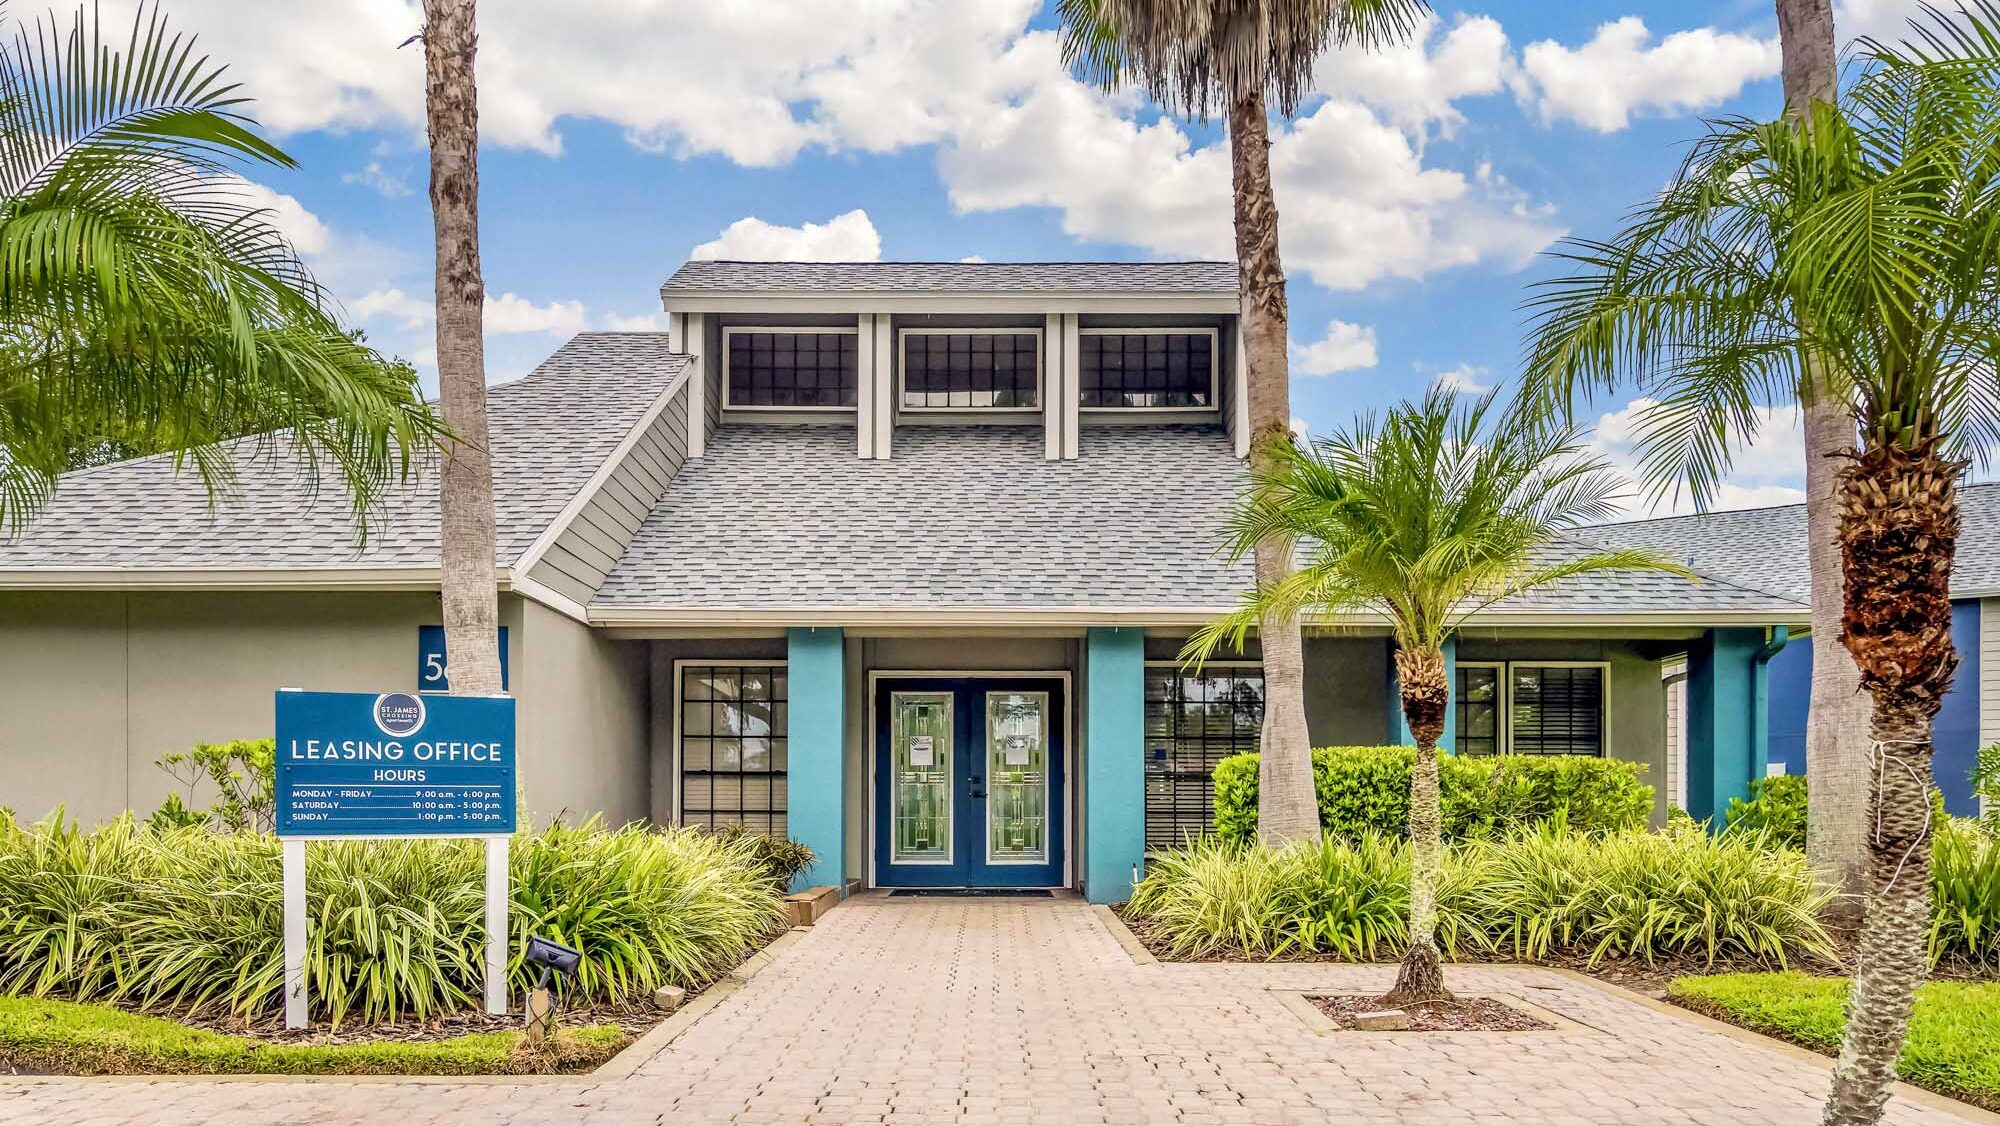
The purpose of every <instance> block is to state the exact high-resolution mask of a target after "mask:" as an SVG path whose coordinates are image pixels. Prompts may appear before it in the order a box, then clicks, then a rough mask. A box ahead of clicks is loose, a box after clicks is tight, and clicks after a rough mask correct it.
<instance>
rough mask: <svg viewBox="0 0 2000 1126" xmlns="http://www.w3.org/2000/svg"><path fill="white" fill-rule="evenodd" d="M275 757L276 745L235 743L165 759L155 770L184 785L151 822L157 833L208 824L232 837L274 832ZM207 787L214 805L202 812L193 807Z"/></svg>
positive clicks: (270, 742) (199, 747) (249, 741)
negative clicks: (233, 833) (230, 833)
mask: <svg viewBox="0 0 2000 1126" xmlns="http://www.w3.org/2000/svg"><path fill="white" fill-rule="evenodd" d="M277 754H278V744H277V741H276V740H273V739H232V740H230V741H229V742H227V743H196V744H195V745H194V746H193V747H191V748H189V749H188V750H185V751H176V752H174V753H173V754H170V755H163V756H161V757H160V759H159V761H157V762H155V763H154V764H153V765H154V766H156V767H159V768H160V769H161V770H163V771H165V772H166V773H167V775H168V776H170V777H171V778H173V780H174V781H176V782H178V783H180V786H181V791H182V792H181V793H175V794H168V795H167V800H166V802H165V803H164V804H162V805H161V806H160V808H159V809H157V810H155V811H154V812H153V815H152V816H151V817H149V818H147V820H148V821H149V822H150V823H151V824H152V826H153V827H154V828H156V829H171V828H175V827H178V826H181V825H198V824H207V825H209V826H211V827H213V828H216V829H221V830H225V831H229V832H241V831H243V830H245V829H252V830H255V831H257V832H260V833H268V832H270V831H271V827H272V819H273V818H274V816H275V815H276V811H277V797H276V793H277ZM204 783H206V784H207V787H208V788H209V789H211V790H213V791H214V792H215V795H216V800H215V804H214V805H212V806H210V807H209V808H207V809H198V808H196V807H194V806H193V805H191V804H190V803H192V802H193V801H194V800H195V796H196V794H197V793H198V792H199V791H200V790H201V789H202V788H203V784H204Z"/></svg>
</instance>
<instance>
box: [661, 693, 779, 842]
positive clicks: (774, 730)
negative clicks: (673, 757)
mask: <svg viewBox="0 0 2000 1126" xmlns="http://www.w3.org/2000/svg"><path fill="white" fill-rule="evenodd" d="M785 709H786V697H785V668H784V666H783V665H683V666H682V667H681V691H680V742H681V747H680V751H681V821H682V823H683V824H688V825H706V826H710V827H713V826H717V825H742V826H744V827H746V828H749V829H754V830H756V831H758V832H760V833H775V834H777V835H779V836H783V835H784V833H785V764H786V750H785Z"/></svg>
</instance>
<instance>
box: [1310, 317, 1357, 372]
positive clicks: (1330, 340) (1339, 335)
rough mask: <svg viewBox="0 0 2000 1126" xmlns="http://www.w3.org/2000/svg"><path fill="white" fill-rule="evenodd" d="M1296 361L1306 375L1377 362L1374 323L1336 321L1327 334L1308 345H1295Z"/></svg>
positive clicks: (1345, 369) (1351, 369)
mask: <svg viewBox="0 0 2000 1126" xmlns="http://www.w3.org/2000/svg"><path fill="white" fill-rule="evenodd" d="M1292 358H1293V362H1294V363H1295V364H1296V365H1297V366H1298V369H1299V371H1300V372H1301V373H1302V374H1305V375H1333V374H1335V373H1337V372H1343V371H1353V370H1355V369H1356V368H1372V367H1374V366H1375V363H1376V358H1375V326H1373V325H1358V324H1350V323H1349V322H1347V321H1333V322H1332V323H1330V324H1328V325H1327V326H1326V335H1325V336H1323V337H1321V338H1320V339H1318V340H1316V341H1314V342H1313V343H1311V344H1306V345H1297V344H1295V345H1293V346H1292Z"/></svg>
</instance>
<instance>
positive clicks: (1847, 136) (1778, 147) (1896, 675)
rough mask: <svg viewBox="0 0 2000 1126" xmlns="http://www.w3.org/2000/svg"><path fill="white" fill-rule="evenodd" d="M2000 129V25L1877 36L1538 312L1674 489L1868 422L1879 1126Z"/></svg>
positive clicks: (1846, 1070)
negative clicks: (1775, 430) (1789, 408)
mask: <svg viewBox="0 0 2000 1126" xmlns="http://www.w3.org/2000/svg"><path fill="white" fill-rule="evenodd" d="M1996 138H2000V8H1996V7H1994V6H1992V5H1990V4H1988V3H1985V2H1984V0H1982V2H1981V3H1979V5H1978V6H1977V7H1976V8H1975V9H1972V10H1969V11H1965V10H1962V11H1960V12H1959V13H1957V14H1955V15H1952V16H1946V15H1943V14H1941V13H1936V12H1933V13H1932V15H1931V16H1930V17H1929V19H1928V21H1927V22H1926V23H1925V24H1923V25H1921V26H1920V27H1919V28H1918V29H1917V35H1916V37H1915V39H1914V42H1913V43H1912V44H1910V45H1904V46H1901V47H1884V46H1881V45H1879V44H1866V45H1864V49H1863V52H1862V55H1861V58H1860V60H1859V63H1858V70H1857V74H1856V78H1855V80H1854V81H1853V82H1852V84H1851V85H1850V87H1849V89H1848V90H1847V92H1846V94H1845V95H1844V96H1843V97H1842V98H1841V99H1840V100H1839V102H1838V103H1828V102H1818V103H1816V104H1814V105H1813V106H1812V108H1811V117H1810V121H1809V122H1808V123H1807V124H1806V126H1805V127H1804V128H1799V127H1797V126H1796V125H1795V124H1794V123H1793V121H1791V120H1779V121H1774V122H1768V123H1760V122H1754V121H1740V120H1731V121H1721V122H1716V123H1714V124H1713V125H1712V127H1711V131H1710V134H1709V135H1708V136H1707V137H1706V138H1704V139H1703V140H1702V141H1700V142H1699V143H1698V144H1697V145H1696V146H1695V147H1694V149H1693V151H1692V152H1691V153H1690V155H1689V156H1688V158H1687V160H1686V161H1685V163H1684V164H1683V165H1682V167H1681V169H1680V171H1679V172H1678V173H1677V175H1676V176H1675V178H1674V180H1673V182H1672V183H1671V184H1670V185H1669V186H1668V187H1667V189H1666V190H1665V191H1664V192H1663V193H1662V194H1661V195H1660V196H1659V197H1658V198H1657V199H1655V200H1654V201H1652V202H1651V203H1649V204H1648V205H1646V206H1645V207H1643V208H1641V209H1640V210H1639V211H1638V212H1637V213H1635V214H1634V215H1633V216H1632V217H1631V219H1630V220H1629V222H1628V224H1627V226H1626V227H1625V229H1624V230H1622V231H1621V232H1619V233H1618V235H1617V236H1615V237H1614V238H1613V239H1611V240H1610V241H1608V242H1601V243H1599V242H1573V243H1571V244H1569V245H1568V246H1567V247H1565V248H1564V249H1563V250H1562V251H1560V252H1559V253H1558V255H1557V258H1558V260H1559V261H1561V262H1563V263H1565V264H1566V266H1567V267H1568V268H1569V270H1570V272H1569V273H1567V274H1565V275H1564V276H1560V277H1556V278H1554V279H1551V280H1549V281H1547V282H1544V283H1541V284H1540V286H1539V288H1538V291H1537V293H1536V295H1535V296H1534V298H1533V299H1532V300H1531V302H1530V309H1531V311H1532V314H1533V318H1534V327H1533V335H1532V341H1531V344H1530V347H1529V374H1530V376H1531V377H1532V378H1533V379H1534V381H1535V382H1536V384H1537V386H1538V387H1540V388H1541V389H1543V390H1545V391H1547V392H1548V393H1550V394H1551V395H1552V396H1553V398H1554V399H1555V400H1556V401H1557V402H1558V403H1559V404H1564V405H1566V404H1567V403H1568V402H1569V400H1570V397H1571V395H1572V394H1573V393H1574V392H1576V391H1578V390H1583V389H1592V388H1596V389H1603V388H1606V387H1609V386H1612V385H1615V384H1617V383H1619V382H1622V381H1624V380H1627V379H1630V380H1633V381H1635V382H1636V383H1637V384H1638V386H1639V387H1640V388H1641V389H1643V390H1645V391H1646V392H1647V393H1648V394H1650V395H1653V396H1654V397H1655V398H1656V400H1657V405H1656V406H1654V407H1652V408H1651V409H1650V410H1649V411H1648V412H1647V414H1646V416H1645V418H1644V419H1643V420H1642V423H1641V442H1642V444H1643V445H1644V447H1645V449H1646V451H1647V453H1646V455H1645V457H1644V460H1643V463H1642V464H1643V469H1644V471H1645V472H1646V473H1647V474H1648V475H1649V476H1651V477H1653V478H1654V479H1655V480H1656V481H1658V482H1673V481H1678V482H1685V483H1687V484H1689V485H1691V486H1692V487H1693V489H1694V491H1695V493H1696V494H1697V495H1698V496H1705V495H1709V494H1710V493H1712V491H1713V489H1714V487H1715V485H1716V482H1717V481H1718V479H1719V477H1720V475H1721V474H1722V472H1723V471H1724V469H1725V468H1726V466H1727V465H1728V455H1729V449H1730V444H1731V443H1732V442H1733V441H1743V440H1747V439H1748V438H1749V437H1750V436H1751V435H1752V434H1753V433H1754V431H1755V427H1756V422H1757V415H1756V412H1755V407H1756V406H1757V404H1758V403H1759V402H1761V401H1770V400H1774V399H1779V400H1782V399H1787V398H1792V397H1801V398H1805V399H1808V400H1811V399H1812V398H1813V397H1814V396H1816V395H1825V396H1828V397H1831V398H1834V399H1837V400H1838V401H1839V402H1841V403H1843V404H1846V405H1847V406H1848V407H1849V408H1850V409H1851V410H1852V412H1853V414H1854V417H1855V418H1856V420H1857V421H1858V424H1859V431H1858V440H1857V443H1856V446H1855V448H1852V449H1850V450H1849V451H1848V452H1847V454H1846V455H1845V456H1844V458H1843V464H1842V466H1841V468H1840V471H1839V478H1838V500H1839V521H1838V529H1837V541H1836V542H1837V543H1838V544H1839V548H1840V552H1841V570H1842V574H1843V578H1844V593H1843V599H1844V606H1843V609H1842V616H1841V634H1840V636H1841V641H1842V643H1843V644H1844V645H1845V646H1846V648H1847V650H1848V652H1849V653H1851V654H1852V655H1853V658H1854V662H1855V664H1856V666H1857V667H1858V669H1859V671H1860V682H1861V686H1862V688H1863V689H1864V690H1865V691H1866V692H1867V693H1868V697H1869V700H1870V708H1871V712H1870V728H1871V736H1872V749H1871V751H1870V760H1869V773H1870V780H1871V781H1870V785H1871V790H1870V798H1869V800H1870V805H1871V816H1870V818H1869V819H1868V823H1867V824H1868V830H1867V834H1866V837H1867V840H1866V845H1867V866H1866V870H1865V880H1864V887H1865V890H1866V893H1867V901H1866V905H1865V911H1864V917H1863V923H1862V929H1861V934H1860V938H1859V941H1858V943H1857V946H1856V951H1855V959H1856V961H1855V968H1854V979H1853V984H1852V988H1851V991H1850V994H1849V997H1848V1008H1847V1028H1846V1032H1845V1035H1844V1039H1843V1042H1842V1047H1841V1055H1840V1058H1839V1061H1838V1063H1837V1064H1836V1065H1835V1068H1834V1082H1833V1087H1832V1091H1831V1093H1830V1094H1829V1096H1828V1102H1827V1108H1826V1121H1828V1122H1830V1123H1856V1122H1874V1121H1878V1120H1879V1119H1880V1116H1881V1111H1882V1106H1883V1103H1884V1102H1885V1101H1886V1100H1887V1098H1888V1093H1889V1082H1890V1080H1891V1079H1892V1078H1893V1077H1894V1074H1895V1070H1894V1069H1895V1061H1896V1055H1897V1052H1898V1051H1899V1050H1900V1047H1901V1044H1902V1036H1903V1031H1904V1029H1905V1027H1906V1025H1907V1023H1908V1019H1909V1014H1910V1009H1911V1005H1912V1003H1913V1000H1914V995H1915V990H1916V986H1917V984H1918V983H1919V982H1920V981H1922V980H1923V978H1924V976H1925V974H1926V972H1927V970H1928V960H1927V957H1926V949H1925V936H1926V930H1927V924H1928V921H1929V881H1930V842H1931V829H1932V825H1931V804H1930V800H1929V792H1930V782H1931V721H1932V718H1933V717H1934V716H1935V715H1936V713H1937V709H1938V704H1939V702H1940V701H1941V700H1942V699H1943V697H1944V694H1945V691H1946V690H1947V689H1948V688H1949V687H1950V685H1951V679H1952V674H1953V672H1954V670H1955V669H1956V668H1957V665H1958V656H1957V654H1956V653H1955V652H1954V650H1953V648H1952V644H1951V603H1950V590H1949V581H1950V575H1951V563H1952V555H1953V551H1954V549H1955V546H1956V542H1957V538H1958V528H1959V516H1958V499H1957V492H1956V490H1957V484H1958V479H1959V476H1960V474H1961V472H1962V471H1963V469H1964V467H1965V465H1966V462H1965V461H1964V460H1963V459H1964V457H1965V456H1966V454H1967V452H1968V451H1972V450H1977V449H1982V448H1985V447H1987V446H1990V445H1991V443H1992V442H1993V441H1994V440H1995V438H1996V437H2000V388H1997V387H1996V382H1995V353H1996V347H1995V345H1996V342H2000V275H1996V273H1995V271H1994V269H1993V256H1994V248H1995V247H1996V246H2000V140H1996ZM1809 358H1811V359H1813V360H1816V361H1817V363H1818V367H1817V370H1816V371H1815V370H1813V369H1812V368H1811V367H1810V366H1809V364H1808V359H1809ZM1814 377H1817V379H1815V378H1814Z"/></svg>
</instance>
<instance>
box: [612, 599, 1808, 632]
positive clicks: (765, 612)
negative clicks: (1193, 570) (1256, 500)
mask: <svg viewBox="0 0 2000 1126" xmlns="http://www.w3.org/2000/svg"><path fill="white" fill-rule="evenodd" d="M1231 609H1232V607H1228V606H1211V607H1199V606H1172V607H1132V606H1116V607H1102V608H1089V607H1051V608H1047V609H1023V608H1014V607H990V608H989V607H866V606H855V607H851V608H846V609H840V608H828V607H825V606H811V607H795V608H790V609H763V608H759V609H731V608H727V607H647V606H607V605H604V604H601V603H593V604H592V605H591V607H590V622H591V624H592V625H596V626H603V627H606V628H610V629H632V628H643V627H648V626H663V627H674V628H706V627H713V628H717V629H745V628H749V629H755V628H758V627H766V628H771V627H783V626H844V627H847V628H850V629H897V628H914V627H936V628H941V629H949V628H965V629H1014V628H1022V627H1031V626H1032V627H1041V628H1051V629H1065V630H1070V629H1083V628H1087V627H1090V626H1150V627H1182V626H1184V627H1195V626H1200V625H1205V624H1207V623H1208V622H1211V621H1213V620H1215V619H1216V618H1218V617H1221V616H1222V615H1223V614H1226V613H1228V612H1229V611H1230V610H1231ZM1806 617H1807V612H1806V611H1805V610H1804V609H1803V608H1801V609H1799V610H1798V611H1783V612H1777V613H1773V612H1769V611H1741V610H1732V611H1706V612H1704V611H1666V612H1656V613H1625V614H1620V613H1602V612H1567V613H1565V612H1562V611H1489V612H1487V613H1484V614H1479V615H1476V616H1474V617H1473V618H1471V619H1469V620H1468V621H1466V622H1465V623H1464V628H1467V629H1488V628H1508V629H1578V628H1589V629H1603V630H1607V631H1616V630H1620V629H1647V628H1656V627H1661V626H1672V627H1681V628H1702V627H1710V626H1771V625H1793V624H1798V623H1801V622H1803V621H1804V620H1805V619H1806ZM1301 624H1302V625H1306V626H1310V627H1315V628H1327V629H1337V628H1358V629H1381V628H1383V627H1385V626H1386V625H1387V621H1386V619H1384V618H1383V617H1381V616H1380V615H1374V614H1343V615H1307V616H1305V617H1304V618H1303V619H1302V621H1301Z"/></svg>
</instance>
